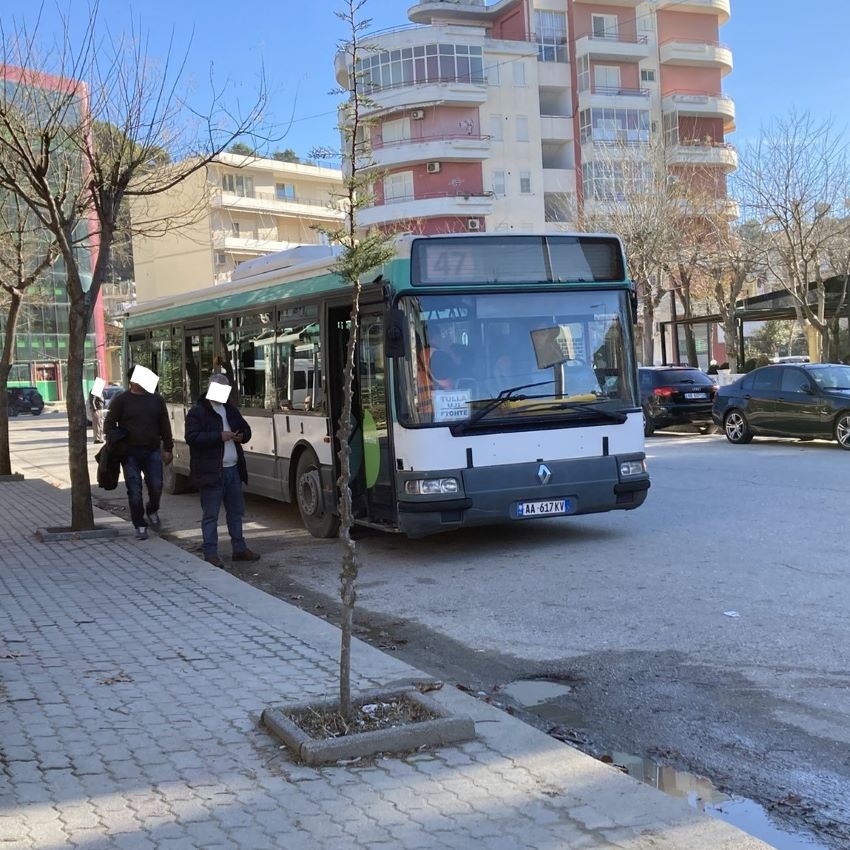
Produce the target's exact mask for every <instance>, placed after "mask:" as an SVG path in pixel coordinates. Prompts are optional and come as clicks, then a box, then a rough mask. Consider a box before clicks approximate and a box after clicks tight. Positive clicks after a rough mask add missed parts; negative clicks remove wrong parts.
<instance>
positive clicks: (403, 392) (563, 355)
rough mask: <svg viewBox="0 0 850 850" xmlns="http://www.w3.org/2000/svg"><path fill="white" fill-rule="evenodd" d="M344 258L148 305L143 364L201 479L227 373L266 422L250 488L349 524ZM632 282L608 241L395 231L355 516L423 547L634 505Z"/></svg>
mask: <svg viewBox="0 0 850 850" xmlns="http://www.w3.org/2000/svg"><path fill="white" fill-rule="evenodd" d="M338 251H339V249H337V248H331V247H328V246H319V245H316V246H299V247H297V248H293V249H291V250H289V251H284V252H281V253H279V254H274V255H269V256H266V257H262V258H259V259H256V260H251V261H248V262H246V263H244V264H242V265H240V266H239V267H238V268H237V269H236V271H235V272H234V274H233V279H232V281H230V282H229V283H226V284H221V285H217V286H214V287H210V288H207V289H203V290H199V291H195V292H191V293H187V294H177V295H174V296H173V297H170V298H169V297H165V298H161V299H158V300H156V301H150V302H147V303H144V304H141V305H139V306H137V307H135V308H133V309H132V310H130V311H129V312H128V314H127V317H126V321H125V346H126V348H125V354H126V357H127V360H125V362H127V363H128V364H129V365H130V366H132V365H136V364H141V365H145V366H147V367H149V368H151V369H153V370H154V371H155V372H156V373H157V374H158V375H159V376H160V385H159V392H161V393H162V395H163V396H164V398H165V400H166V402H167V405H168V410H169V416H170V418H171V422H172V428H173V431H174V436H175V449H174V461H173V463H172V464H171V465H170V466H169V467H167V469H166V490H167V491H168V492H171V493H178V492H181V491H184V490H187V489H188V488H189V487H190V486H191V482H190V479H189V452H188V447H187V446H186V443H185V442H184V440H183V433H184V425H185V416H186V412H187V410H188V408H189V406H190V405H191V404H192V403H193V402H194V401H195V400H196V399H197V398H198V397H199V396H200V395H201V394H202V393H203V392H204V391H205V390H206V388H207V386H208V384H209V379H210V375H212V374H213V373H214V372H222V373H224V374H226V375H227V376H228V377H229V378H230V382H231V384H232V386H233V392H232V395H231V400H232V401H234V402H235V403H236V404H238V405H239V406H240V408H241V410H242V413H243V415H244V416H245V418H246V419H247V421H248V422H249V423H250V425H251V431H252V436H251V440H250V441H249V442H248V443H246V444H245V446H244V450H245V456H246V461H247V466H248V476H249V480H248V485H247V490H248V491H249V492H252V493H257V494H260V495H263V496H267V497H270V498H273V499H279V500H282V501H285V502H294V503H295V504H296V505H297V507H298V511H299V512H300V515H301V518H302V520H303V523H304V525H305V527H306V528H307V530H308V531H309V532H310V533H311V534H312V535H314V536H316V537H331V536H334V535H335V534H336V533H337V530H338V525H339V518H338V509H337V487H336V480H337V477H338V453H337V452H338V443H337V425H338V421H339V418H340V415H341V410H342V396H343V381H344V378H343V371H344V363H345V355H346V348H347V345H348V339H349V334H350V332H351V318H350V312H351V302H352V293H351V287H350V284H347V283H346V282H344V281H343V280H342V279H341V278H339V277H338V276H337V275H336V274H335V273H334V271H333V269H334V264H335V262H336V261H337V260H338V258H339V254H338ZM634 312H635V296H634V288H633V286H632V285H631V283H630V282H629V280H628V278H627V273H626V264H625V258H624V255H623V247H622V244H621V242H620V240H619V239H618V238H617V237H615V236H610V235H604V234H578V233H576V234H557V235H554V234H552V235H519V234H502V233H496V234H469V235H467V234H462V235H446V236H422V237H417V236H403V237H397V239H396V242H395V253H394V256H393V258H392V259H391V260H390V261H389V262H387V263H386V264H385V265H384V266H383V267H381V268H380V269H376V270H374V272H373V273H370V274H369V275H368V276H366V278H365V279H364V280H363V291H362V299H361V310H360V316H359V319H358V323H359V326H358V334H357V339H358V344H357V350H356V370H355V386H354V407H353V412H352V423H351V424H352V435H351V440H350V445H351V463H352V473H351V488H352V495H353V502H354V510H355V517H356V522H357V523H358V524H363V525H367V526H371V527H375V528H380V529H386V530H391V531H399V532H403V533H405V534H406V535H408V536H409V537H413V538H415V537H422V536H424V535H428V534H432V533H435V532H439V531H447V530H451V529H458V528H463V527H467V526H473V525H484V524H488V523H489V524H495V523H527V522H530V521H533V520H535V519H538V518H543V517H556V516H571V515H580V514H591V513H598V512H602V511H612V510H632V509H634V508H637V507H639V506H640V505H641V504H642V503H643V502H644V500H645V498H646V494H647V490H648V489H649V486H650V481H649V476H648V473H647V469H646V463H645V454H644V435H643V414H642V410H641V406H640V396H639V393H638V389H637V368H636V361H635V356H634V340H633V321H634Z"/></svg>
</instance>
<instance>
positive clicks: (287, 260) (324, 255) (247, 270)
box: [231, 245, 342, 280]
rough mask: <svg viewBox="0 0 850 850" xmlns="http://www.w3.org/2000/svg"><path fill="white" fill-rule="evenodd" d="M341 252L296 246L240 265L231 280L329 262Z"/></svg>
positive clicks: (331, 249)
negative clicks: (316, 262)
mask: <svg viewBox="0 0 850 850" xmlns="http://www.w3.org/2000/svg"><path fill="white" fill-rule="evenodd" d="M341 250H342V249H341V248H340V247H338V246H331V245H296V246H295V247H294V248H289V249H288V250H286V251H278V252H277V253H275V254H267V255H266V256H265V257H257V259H256V260H248V261H247V262H244V263H240V264H239V266H238V267H237V268H236V269H234V271H233V275H232V276H231V280H246V279H247V278H249V277H254V276H255V275H259V274H265V273H266V272H273V271H278V270H280V269H288V268H291V267H292V266H300V265H301V264H302V263H311V262H315V261H317V260H330V259H333V258H334V257H337V256H339V253H340V251H341Z"/></svg>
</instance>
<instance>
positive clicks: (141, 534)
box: [136, 525, 148, 540]
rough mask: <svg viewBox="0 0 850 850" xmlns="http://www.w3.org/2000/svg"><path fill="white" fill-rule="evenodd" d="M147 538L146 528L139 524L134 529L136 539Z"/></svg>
mask: <svg viewBox="0 0 850 850" xmlns="http://www.w3.org/2000/svg"><path fill="white" fill-rule="evenodd" d="M147 539H148V530H147V529H146V528H145V527H144V526H143V525H141V526H139V527H138V528H137V529H136V540H147Z"/></svg>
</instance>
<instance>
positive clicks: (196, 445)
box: [186, 374, 260, 567]
mask: <svg viewBox="0 0 850 850" xmlns="http://www.w3.org/2000/svg"><path fill="white" fill-rule="evenodd" d="M213 384H221V385H222V386H224V387H227V388H229V387H230V381H228V379H227V376H226V375H221V374H217V375H212V376H211V377H210V391H208V392H207V393H205V394H204V395H202V396H201V397H200V398H199V399H198V401H197V403H196V404H195V405H194V407H192V409H191V410H190V411H189V413H188V414H187V415H186V443H187V444H188V446H189V468H190V471H191V475H192V480H193V482H194V483H195V484H196V485H197V487H198V489H199V490H200V493H201V510H202V511H203V519H202V521H201V531H202V532H203V536H204V560H205V561H207V562H208V563H210V564H212V565H213V566H216V567H223V566H224V563H223V562H222V560H221V558H220V557H219V556H218V515H219V511H220V510H221V504H222V502H224V511H225V514H226V515H227V530H228V532H229V533H230V541H231V544H232V546H233V560H234V561H257V560H259V558H260V556H259V555H257V554H255V553H254V552H252V551H251V550H250V549H249V548H248V546H247V544H246V543H245V538H244V537H243V536H242V516H243V515H244V513H245V497H244V495H243V493H242V483H243V482H245V483H247V482H248V470H247V467H246V465H245V453H244V452H243V451H242V443H244V442H245V441H246V440H250V439H251V427H250V425H248V423H247V422H246V421H245V419H244V418H243V416H242V414H241V413H240V412H239V410H238V409H237V408H236V406H235V405H233V404H231V403H230V402H229V401H224V402H217V401H213V400H212V399H210V398H208V397H207V396H208V395H210V394H213V393H212V385H213ZM221 397H222V398H225V397H226V396H225V393H222V396H221Z"/></svg>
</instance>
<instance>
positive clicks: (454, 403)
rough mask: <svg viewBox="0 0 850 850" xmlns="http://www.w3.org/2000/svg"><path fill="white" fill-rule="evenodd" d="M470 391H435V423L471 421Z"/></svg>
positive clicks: (433, 396)
mask: <svg viewBox="0 0 850 850" xmlns="http://www.w3.org/2000/svg"><path fill="white" fill-rule="evenodd" d="M470 394H471V393H470V390H435V391H434V393H433V395H432V399H433V402H434V421H435V422H453V421H456V420H461V419H469V397H470Z"/></svg>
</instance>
